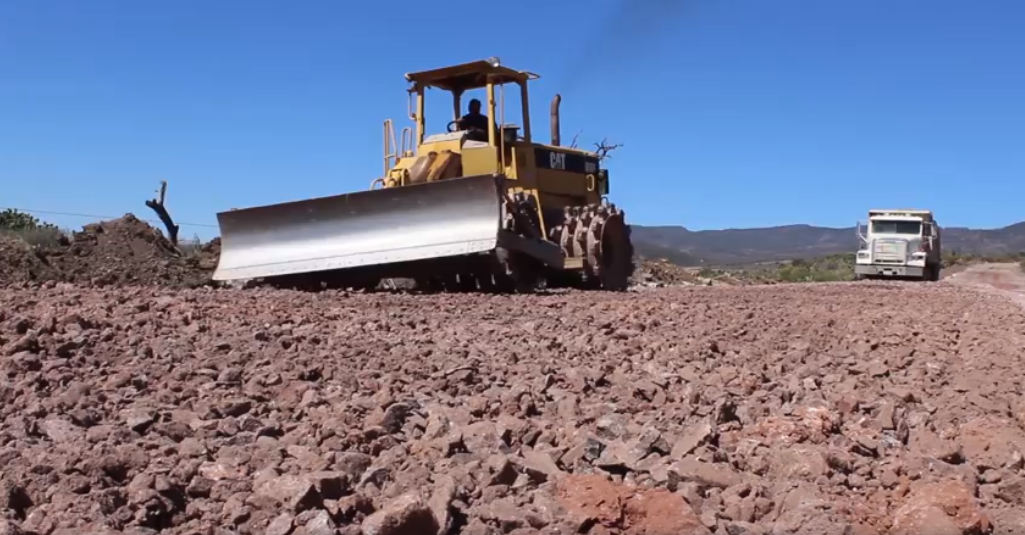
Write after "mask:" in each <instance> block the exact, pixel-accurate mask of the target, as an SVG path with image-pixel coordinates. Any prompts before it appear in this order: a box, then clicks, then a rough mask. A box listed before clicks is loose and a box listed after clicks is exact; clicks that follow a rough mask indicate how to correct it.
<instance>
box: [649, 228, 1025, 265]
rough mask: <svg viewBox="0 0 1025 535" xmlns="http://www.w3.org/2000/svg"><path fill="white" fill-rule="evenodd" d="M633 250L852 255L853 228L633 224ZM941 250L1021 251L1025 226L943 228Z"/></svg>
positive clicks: (684, 258) (725, 261)
mask: <svg viewBox="0 0 1025 535" xmlns="http://www.w3.org/2000/svg"><path fill="white" fill-rule="evenodd" d="M631 229H632V237H633V242H634V249H635V250H636V251H637V254H638V255H640V256H643V257H646V258H665V259H666V260H669V261H670V262H673V263H675V264H678V265H681V266H699V265H729V264H753V263H758V262H772V261H779V260H792V259H797V258H813V257H817V256H825V255H830V254H836V253H845V252H853V251H856V250H857V248H858V238H857V236H856V234H855V227H848V228H829V227H815V226H811V225H785V226H781V227H768V228H751V229H726V230H699V231H691V230H687V229H686V228H684V227H667V226H653V227H647V226H642V225H632V226H631ZM942 233H943V234H942V236H943V251H944V252H959V253H972V254H985V255H999V254H1007V253H1012V254H1013V253H1018V252H1022V251H1025V222H1022V223H1015V224H1014V225H1010V226H1007V227H1004V228H999V229H989V230H980V229H969V228H959V227H950V228H946V227H945V228H943V229H942Z"/></svg>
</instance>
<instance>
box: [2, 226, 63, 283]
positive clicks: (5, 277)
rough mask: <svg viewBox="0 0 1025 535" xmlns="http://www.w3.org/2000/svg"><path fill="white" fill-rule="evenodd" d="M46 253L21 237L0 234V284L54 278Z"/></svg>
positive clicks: (54, 272)
mask: <svg viewBox="0 0 1025 535" xmlns="http://www.w3.org/2000/svg"><path fill="white" fill-rule="evenodd" d="M55 277H56V271H55V270H54V268H53V267H52V266H50V265H49V263H48V260H47V258H46V255H44V254H41V253H40V252H39V251H38V250H37V249H35V248H33V247H32V246H30V245H29V244H28V243H25V242H24V241H23V240H21V239H20V238H17V237H14V236H8V235H5V234H0V284H4V283H12V282H32V281H46V280H53V279H54V278H55Z"/></svg>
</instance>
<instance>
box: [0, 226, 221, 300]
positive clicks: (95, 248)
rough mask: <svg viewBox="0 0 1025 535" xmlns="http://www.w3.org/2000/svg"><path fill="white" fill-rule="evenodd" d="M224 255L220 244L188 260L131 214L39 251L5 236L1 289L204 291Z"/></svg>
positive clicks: (0, 260) (1, 251)
mask: <svg viewBox="0 0 1025 535" xmlns="http://www.w3.org/2000/svg"><path fill="white" fill-rule="evenodd" d="M219 253H220V242H219V241H218V240H215V241H214V242H212V243H210V244H208V245H207V246H205V247H204V248H203V249H202V250H200V251H197V252H196V253H195V254H192V255H185V254H183V253H182V252H181V251H179V250H178V249H176V248H175V247H174V246H173V245H171V242H170V241H168V240H167V238H165V237H164V235H163V234H162V233H161V232H160V231H158V230H157V229H155V228H154V227H152V226H151V225H149V224H148V223H146V222H145V221H142V220H140V219H138V218H137V217H135V216H134V215H132V214H126V215H125V216H124V217H122V218H118V219H114V220H110V221H102V222H99V223H93V224H89V225H86V226H85V227H83V228H82V229H81V230H79V231H78V232H75V233H73V235H72V236H71V237H70V238H63V239H61V240H59V241H58V242H57V243H48V244H45V245H41V246H37V247H29V246H28V244H26V243H25V242H23V241H20V240H18V239H16V238H12V237H9V236H3V235H0V285H3V284H9V283H15V282H33V281H34V282H43V281H62V282H75V283H79V284H89V285H95V286H106V285H147V286H151V285H158V286H165V287H176V288H183V287H195V286H202V285H204V284H206V283H207V282H208V280H209V278H210V274H211V273H212V271H213V268H214V267H216V265H217V260H216V258H217V255H218V254H219Z"/></svg>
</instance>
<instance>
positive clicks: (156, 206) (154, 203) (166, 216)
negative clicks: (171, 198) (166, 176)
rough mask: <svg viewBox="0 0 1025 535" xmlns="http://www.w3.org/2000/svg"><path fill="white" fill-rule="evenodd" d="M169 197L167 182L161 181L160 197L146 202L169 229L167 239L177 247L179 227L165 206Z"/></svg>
mask: <svg viewBox="0 0 1025 535" xmlns="http://www.w3.org/2000/svg"><path fill="white" fill-rule="evenodd" d="M166 195H167V181H166V180H161V181H160V190H159V192H158V196H157V198H155V199H150V200H148V201H146V206H149V207H150V208H151V209H152V210H153V211H154V212H156V213H157V217H159V218H160V221H161V222H162V223H163V224H164V227H166V228H167V238H168V239H169V240H171V244H172V245H174V246H175V247H177V246H178V225H175V224H174V220H173V219H171V214H170V213H168V211H167V207H165V206H164V197H165V196H166Z"/></svg>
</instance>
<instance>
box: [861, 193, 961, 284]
mask: <svg viewBox="0 0 1025 535" xmlns="http://www.w3.org/2000/svg"><path fill="white" fill-rule="evenodd" d="M857 234H858V239H859V241H860V247H859V249H858V253H857V257H856V260H855V266H854V272H855V275H856V276H857V277H858V278H859V279H866V278H909V279H917V280H928V281H936V280H939V277H940V269H941V265H940V252H941V251H940V226H939V225H938V224H937V222H936V220H935V218H934V217H933V213H932V212H931V211H929V210H906V209H900V210H869V213H868V223H867V225H865V226H864V227H862V224H861V222H859V223H858V227H857Z"/></svg>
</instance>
